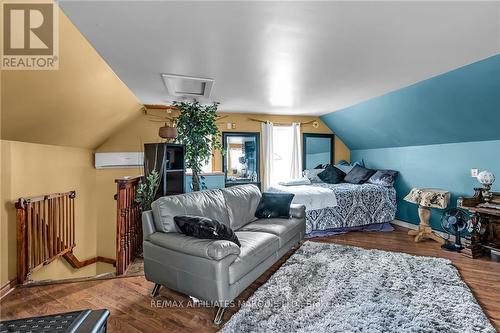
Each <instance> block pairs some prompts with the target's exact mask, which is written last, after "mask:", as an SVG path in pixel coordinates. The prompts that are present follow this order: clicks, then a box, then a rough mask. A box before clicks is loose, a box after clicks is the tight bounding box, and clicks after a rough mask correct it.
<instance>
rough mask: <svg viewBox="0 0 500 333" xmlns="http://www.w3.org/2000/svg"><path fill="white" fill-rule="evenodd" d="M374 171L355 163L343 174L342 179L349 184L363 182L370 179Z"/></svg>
mask: <svg viewBox="0 0 500 333" xmlns="http://www.w3.org/2000/svg"><path fill="white" fill-rule="evenodd" d="M375 172H376V171H375V170H372V169H367V168H363V167H362V166H359V165H356V166H354V168H352V170H351V171H350V172H349V173H348V174H347V175H346V176H345V178H344V181H345V182H346V183H351V184H364V183H366V182H367V181H368V179H370V177H371V176H373V174H374V173H375Z"/></svg>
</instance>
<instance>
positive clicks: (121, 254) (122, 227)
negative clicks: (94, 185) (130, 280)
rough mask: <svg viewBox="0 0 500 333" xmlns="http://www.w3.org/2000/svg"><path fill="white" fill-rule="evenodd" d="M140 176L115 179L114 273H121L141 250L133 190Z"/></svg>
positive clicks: (137, 184) (138, 208) (137, 207)
mask: <svg viewBox="0 0 500 333" xmlns="http://www.w3.org/2000/svg"><path fill="white" fill-rule="evenodd" d="M140 180H141V177H134V178H121V179H116V180H115V182H116V184H117V189H116V194H115V200H116V208H117V211H116V275H122V274H123V273H125V271H126V270H127V267H128V266H129V265H130V264H131V263H132V262H133V261H134V259H135V258H136V257H137V255H139V254H140V253H141V252H142V222H141V209H140V206H139V204H138V203H137V202H135V191H136V189H137V186H139V182H140Z"/></svg>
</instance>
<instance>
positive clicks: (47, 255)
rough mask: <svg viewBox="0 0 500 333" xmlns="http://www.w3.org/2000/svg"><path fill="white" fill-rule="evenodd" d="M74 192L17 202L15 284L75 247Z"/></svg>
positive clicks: (23, 199) (21, 282)
mask: <svg viewBox="0 0 500 333" xmlns="http://www.w3.org/2000/svg"><path fill="white" fill-rule="evenodd" d="M75 195H76V193H75V191H70V192H65V193H53V194H48V195H41V196H37V197H32V198H19V200H18V201H17V202H16V210H17V218H16V220H17V281H18V283H19V284H23V283H24V282H25V281H26V279H27V278H28V276H29V274H31V273H32V272H33V271H35V270H37V269H39V268H41V267H42V266H44V265H47V264H48V263H50V262H52V261H53V260H55V259H57V258H59V257H61V256H63V255H65V254H66V253H68V252H71V251H72V250H73V248H74V247H75V245H76V244H75Z"/></svg>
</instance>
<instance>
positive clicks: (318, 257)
mask: <svg viewBox="0 0 500 333" xmlns="http://www.w3.org/2000/svg"><path fill="white" fill-rule="evenodd" d="M220 332H224V333H229V332H243V333H246V332H314V333H317V332H370V333H371V332H398V333H400V332H457V333H458V332H460V333H464V332H488V333H489V332H491V333H494V332H496V330H495V328H494V327H493V326H492V325H491V323H490V322H489V320H488V318H487V317H486V315H485V314H484V313H483V311H482V309H481V307H480V306H479V305H478V303H477V301H476V300H475V298H474V296H473V295H472V293H471V291H470V290H469V288H468V287H467V285H466V284H465V283H464V282H463V281H462V279H461V278H460V275H459V273H458V271H457V270H456V269H455V267H454V266H453V265H452V263H451V262H450V261H449V260H447V259H441V258H431V257H418V256H412V255H409V254H404V253H396V252H386V251H380V250H365V249H361V248H356V247H351V246H342V245H335V244H325V243H315V242H306V243H304V244H303V245H302V246H301V248H300V249H298V250H297V251H296V252H295V253H294V254H293V255H292V256H291V257H290V258H289V259H288V260H287V261H286V262H285V263H284V264H283V266H281V267H280V268H279V270H278V271H277V272H276V273H275V274H274V275H273V276H271V278H269V280H268V281H267V282H266V283H265V284H264V285H262V286H261V287H260V288H259V289H258V290H257V291H256V292H255V293H254V294H253V295H252V296H251V297H250V298H249V299H248V300H247V301H246V302H245V303H244V304H243V305H242V306H241V309H240V310H239V311H238V312H237V313H236V314H234V315H233V316H232V318H231V319H230V320H229V321H228V322H227V323H226V324H225V326H224V327H223V328H222V329H221V331H220Z"/></svg>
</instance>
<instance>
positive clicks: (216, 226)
mask: <svg viewBox="0 0 500 333" xmlns="http://www.w3.org/2000/svg"><path fill="white" fill-rule="evenodd" d="M174 221H175V224H176V225H177V227H179V229H180V230H181V231H182V233H183V234H184V235H186V236H191V237H196V238H200V239H218V240H228V241H231V242H233V243H234V244H236V245H238V246H239V247H241V244H240V241H239V239H238V237H236V234H235V233H234V231H233V230H232V229H231V228H229V227H228V226H226V225H224V224H222V223H220V222H219V221H217V220H212V219H209V218H206V217H203V216H194V215H178V216H174Z"/></svg>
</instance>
